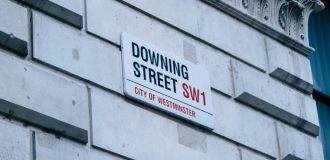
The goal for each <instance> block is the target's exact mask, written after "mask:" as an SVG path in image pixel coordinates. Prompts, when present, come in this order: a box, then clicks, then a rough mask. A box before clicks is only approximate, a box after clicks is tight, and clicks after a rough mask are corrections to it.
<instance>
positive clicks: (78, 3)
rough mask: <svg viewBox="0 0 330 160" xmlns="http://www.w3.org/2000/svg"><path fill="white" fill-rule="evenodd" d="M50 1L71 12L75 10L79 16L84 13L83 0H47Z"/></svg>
mask: <svg viewBox="0 0 330 160" xmlns="http://www.w3.org/2000/svg"><path fill="white" fill-rule="evenodd" d="M49 1H52V2H54V3H56V4H58V5H60V6H62V7H64V8H66V9H68V10H70V11H72V12H75V13H77V14H79V15H81V16H83V15H84V1H83V0H74V1H68V0H49Z"/></svg>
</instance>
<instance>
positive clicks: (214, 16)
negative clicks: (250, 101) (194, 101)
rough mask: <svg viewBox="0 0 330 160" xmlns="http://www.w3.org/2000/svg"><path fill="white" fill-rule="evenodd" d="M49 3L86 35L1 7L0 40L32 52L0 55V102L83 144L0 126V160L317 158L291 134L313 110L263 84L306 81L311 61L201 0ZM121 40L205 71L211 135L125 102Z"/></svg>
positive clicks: (316, 146) (294, 90)
mask: <svg viewBox="0 0 330 160" xmlns="http://www.w3.org/2000/svg"><path fill="white" fill-rule="evenodd" d="M13 1H14V0H13ZM51 1H52V2H54V3H56V4H58V5H59V6H61V7H64V8H66V9H68V10H70V11H72V12H75V13H77V14H79V15H81V16H83V21H85V20H86V24H87V25H86V27H84V28H85V29H84V28H83V29H82V30H79V29H77V28H74V27H72V26H71V25H72V24H71V25H70V24H67V23H66V22H63V21H59V20H57V19H56V18H53V17H54V16H49V15H46V14H45V13H43V12H42V11H37V10H36V9H35V8H31V7H30V6H29V5H22V4H20V3H19V2H11V1H9V0H0V8H1V9H0V31H2V32H5V33H8V34H10V33H13V35H14V36H15V37H17V38H20V39H22V40H24V41H26V42H28V45H29V47H32V49H33V50H32V51H31V52H30V53H29V56H28V57H27V58H17V57H16V56H13V54H14V53H13V52H11V51H10V50H8V49H5V48H3V47H1V46H0V68H1V69H0V100H5V101H8V102H10V103H13V104H17V105H20V106H22V107H25V108H28V109H31V110H32V111H36V112H39V113H41V114H43V115H47V116H49V117H51V118H55V119H57V120H60V121H62V122H66V123H68V124H71V125H73V126H75V127H79V128H82V129H84V130H86V131H87V132H88V136H89V137H88V143H87V144H81V143H79V142H76V141H74V140H72V139H68V138H65V137H64V138H63V137H61V138H55V136H54V134H53V133H46V132H44V131H42V128H38V127H23V126H19V125H17V124H14V123H12V122H9V121H8V119H6V120H3V119H0V140H1V142H3V143H0V159H30V157H36V159H54V160H55V159H70V160H71V159H101V160H102V159H110V160H122V159H130V158H131V159H142V160H148V159H150V160H153V159H164V160H168V159H172V160H181V159H189V160H190V159H192V160H194V159H196V160H201V159H205V160H213V159H226V160H227V159H228V160H270V159H279V160H281V159H283V158H285V157H287V156H289V157H290V156H291V157H292V158H296V159H297V158H298V159H308V160H314V159H315V160H320V159H321V160H322V159H323V153H322V149H321V147H322V146H321V144H320V142H319V141H318V140H317V139H316V138H315V135H314V136H312V135H309V134H306V133H305V132H306V130H304V128H300V129H297V127H298V126H295V125H294V122H296V120H297V119H298V120H299V119H300V120H306V121H308V122H310V124H311V125H313V126H314V129H315V126H316V128H317V127H318V124H319V123H318V118H317V110H316V104H315V101H314V100H313V99H312V98H311V97H310V96H309V95H306V94H304V93H302V92H304V91H303V90H301V88H300V90H299V87H301V86H299V84H298V85H296V86H295V85H292V84H289V80H288V81H286V80H278V79H276V78H275V77H274V76H272V75H271V73H272V72H274V71H275V70H276V69H277V68H281V69H282V70H283V71H285V73H289V74H290V76H294V77H295V78H300V79H301V80H303V81H304V82H306V83H309V84H312V77H311V69H310V65H309V61H308V59H307V58H306V57H305V56H302V55H301V54H300V53H297V52H296V51H293V50H292V49H289V48H287V47H285V46H283V45H282V44H281V43H279V42H277V41H275V40H273V39H270V38H269V37H267V36H265V35H264V34H262V33H260V32H258V31H257V30H255V29H253V28H251V27H250V26H248V25H246V24H244V23H242V22H240V21H238V20H236V19H235V18H233V17H231V16H229V15H227V14H225V13H223V12H221V11H219V10H217V9H215V8H213V7H212V6H210V5H207V4H205V3H204V2H202V1H200V0H193V1H188V0H168V1H147V0H138V1H136V0H122V1H116V0H98V1H93V0H71V1H69V0H51ZM228 3H229V4H232V3H233V5H234V6H239V5H238V4H234V2H229V1H228ZM235 3H236V2H235ZM240 7H242V6H240ZM29 10H31V12H32V15H33V16H32V17H31V23H32V24H30V26H29V22H28V21H29V19H28V18H29V13H28V11H29ZM52 13H53V12H52ZM55 17H56V16H55ZM84 25H85V23H84ZM122 32H128V33H130V34H132V35H134V36H136V37H138V38H140V39H142V40H145V41H147V42H149V43H151V44H154V45H155V46H157V47H160V48H163V49H164V50H166V51H169V52H170V53H173V54H175V55H177V56H179V57H181V58H184V59H186V60H188V61H191V62H192V63H195V64H196V65H199V66H201V67H203V68H206V69H207V70H208V71H209V73H210V82H211V88H212V100H213V108H214V120H215V128H214V129H213V130H205V129H202V128H199V127H198V126H195V125H193V124H191V123H189V122H186V121H183V120H181V119H180V118H177V117H172V116H171V115H169V114H166V113H163V112H161V111H157V110H153V109H151V108H149V107H148V106H145V105H143V104H140V103H138V102H135V101H133V100H130V99H128V98H126V97H125V96H124V95H123V82H122V64H121V51H120V50H119V49H120V34H121V33H122ZM29 33H32V34H31V35H30V36H31V38H32V39H31V41H30V40H29V38H28V37H29ZM0 38H1V37H0ZM88 87H89V88H90V92H88V89H87V88H88ZM242 93H248V94H250V95H253V96H254V100H256V101H258V102H267V104H268V105H269V106H272V107H274V108H277V109H281V111H283V112H281V113H285V114H283V115H291V116H292V115H293V117H295V118H296V119H291V120H292V124H290V123H289V124H284V123H283V121H284V120H283V119H280V118H279V119H274V116H272V115H271V114H270V113H265V112H263V111H258V109H256V107H253V106H248V105H245V104H246V103H244V101H242V100H241V101H240V100H239V99H238V97H239V96H240V95H242ZM0 102H1V101H0ZM0 107H1V104H0ZM6 114H7V113H6ZM274 114H275V112H274ZM3 116H5V115H3V114H0V117H3ZM277 118H278V117H277ZM285 118H288V117H284V119H285ZM289 119H290V117H289ZM285 120H287V119H285ZM18 121H19V119H18ZM287 123H288V122H287ZM22 124H23V122H22ZM290 125H291V126H290ZM307 127H308V126H307ZM31 131H33V132H35V137H33V136H31V135H33V134H31V133H33V132H31ZM14 137H15V138H14Z"/></svg>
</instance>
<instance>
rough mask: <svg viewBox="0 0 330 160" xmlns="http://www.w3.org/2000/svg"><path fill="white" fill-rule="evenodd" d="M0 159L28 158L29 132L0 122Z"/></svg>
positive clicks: (18, 159) (2, 121)
mask: <svg viewBox="0 0 330 160" xmlns="http://www.w3.org/2000/svg"><path fill="white" fill-rule="evenodd" d="M0 142H1V143H0V159H3V160H7V159H8V160H23V159H24V160H25V159H26V160H27V159H29V158H30V156H31V155H30V132H29V130H27V129H26V128H23V127H19V126H16V125H14V124H12V123H10V122H6V121H4V120H3V119H1V120H0Z"/></svg>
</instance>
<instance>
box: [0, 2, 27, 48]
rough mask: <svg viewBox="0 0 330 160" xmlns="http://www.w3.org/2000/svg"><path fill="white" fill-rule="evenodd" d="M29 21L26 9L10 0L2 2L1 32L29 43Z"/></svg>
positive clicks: (0, 9) (0, 5)
mask: <svg viewBox="0 0 330 160" xmlns="http://www.w3.org/2000/svg"><path fill="white" fill-rule="evenodd" d="M27 19H28V11H27V9H26V8H24V7H22V6H20V5H18V4H15V3H13V2H10V1H9V0H2V1H0V24H1V25H0V31H2V32H4V33H7V34H11V35H12V36H13V37H16V38H18V39H21V40H23V41H25V42H27V41H28V21H27Z"/></svg>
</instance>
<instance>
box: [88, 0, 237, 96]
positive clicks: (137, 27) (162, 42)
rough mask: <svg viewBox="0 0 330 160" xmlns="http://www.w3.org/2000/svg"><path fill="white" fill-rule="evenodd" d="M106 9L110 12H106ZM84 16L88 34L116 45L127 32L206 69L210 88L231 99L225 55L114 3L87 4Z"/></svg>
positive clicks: (229, 67)
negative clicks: (100, 15)
mask: <svg viewBox="0 0 330 160" xmlns="http://www.w3.org/2000/svg"><path fill="white" fill-rule="evenodd" d="M109 8H111V9H110V10H109ZM104 12H107V14H105V15H104V16H102V17H96V16H97V15H99V14H101V13H104ZM87 14H88V16H87V18H88V20H87V30H88V31H89V32H91V33H92V34H95V35H97V36H99V37H102V38H105V39H107V40H109V41H111V42H114V43H116V44H118V45H119V44H120V33H121V32H128V33H130V34H132V35H134V36H136V37H138V38H141V39H142V40H145V41H147V42H149V43H152V44H154V45H156V46H158V47H160V48H163V49H165V50H166V51H169V52H170V53H173V54H175V55H177V56H179V57H181V58H186V59H187V60H190V61H192V62H193V63H197V65H200V66H202V67H204V68H206V69H208V70H209V72H210V79H211V86H212V88H214V89H216V90H218V91H220V92H222V93H224V94H227V95H229V96H232V95H233V84H232V77H231V71H230V70H231V66H230V57H229V56H228V55H225V54H223V53H222V52H220V51H218V50H216V49H214V48H211V47H210V46H208V45H206V44H204V43H201V42H199V41H197V40H195V39H193V38H191V37H189V36H186V35H185V34H183V33H182V32H179V31H177V30H175V29H173V28H171V27H169V26H167V25H164V24H163V23H161V22H158V21H153V20H152V19H151V18H149V17H147V16H146V15H143V14H141V13H139V12H137V11H136V10H132V9H131V8H129V7H127V6H125V5H123V4H121V3H119V2H117V1H113V0H110V1H106V0H101V1H98V2H94V1H90V0H88V1H87ZM104 22H109V23H104ZM112 24H116V25H112ZM184 44H185V45H184ZM188 46H190V47H192V48H193V49H192V50H193V51H195V52H194V53H191V50H189V48H188ZM185 52H186V53H185ZM188 52H189V53H188ZM185 54H186V55H185ZM187 54H189V56H193V57H194V58H196V59H194V60H192V59H189V58H190V57H186V56H187ZM191 54H196V55H191Z"/></svg>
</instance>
